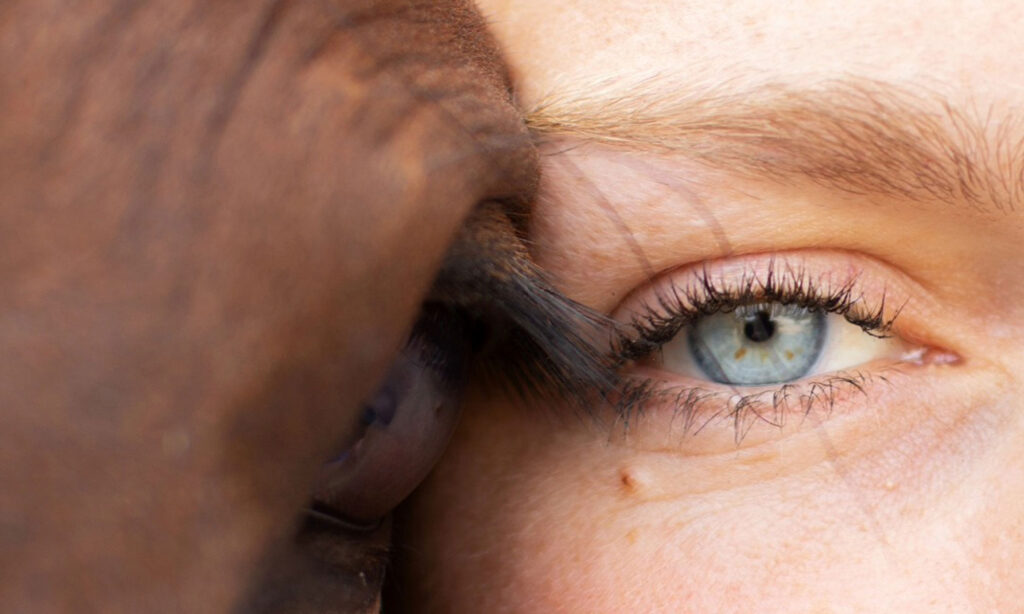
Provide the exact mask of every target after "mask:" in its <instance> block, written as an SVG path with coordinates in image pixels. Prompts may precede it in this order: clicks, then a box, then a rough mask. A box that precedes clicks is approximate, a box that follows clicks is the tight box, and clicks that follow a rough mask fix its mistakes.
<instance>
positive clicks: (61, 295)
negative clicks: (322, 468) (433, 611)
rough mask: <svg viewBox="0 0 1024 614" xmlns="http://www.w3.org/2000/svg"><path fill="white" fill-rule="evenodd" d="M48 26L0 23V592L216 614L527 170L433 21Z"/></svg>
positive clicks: (262, 8) (500, 87)
mask: <svg viewBox="0 0 1024 614" xmlns="http://www.w3.org/2000/svg"><path fill="white" fill-rule="evenodd" d="M98 4H103V5H106V7H105V10H100V7H98V6H97V5H98ZM420 5H423V6H420ZM49 6H50V3H46V2H37V1H36V0H10V2H9V3H8V4H7V5H5V7H4V12H5V15H7V16H8V17H10V18H8V19H5V20H0V41H3V46H4V48H6V49H9V50H10V51H11V54H12V57H18V58H19V61H18V62H6V63H2V64H0V142H2V143H3V146H2V147H0V168H2V169H3V171H2V173H3V180H2V181H0V202H2V203H3V207H2V208H0V261H2V262H3V263H4V264H3V266H2V268H0V276H2V281H3V288H4V292H3V297H2V299H0V321H3V322H7V323H12V324H11V325H10V326H3V327H0V348H2V349H3V352H4V355H5V356H7V357H17V358H16V359H15V358H10V359H9V360H6V361H5V367H4V369H3V371H2V372H0V412H2V418H3V424H4V428H3V433H2V435H0V437H2V438H3V441H2V443H0V450H2V451H3V452H2V456H3V462H2V463H0V483H2V484H4V485H5V486H4V488H3V489H0V509H2V510H4V517H3V518H2V519H0V522H2V523H3V530H0V566H2V567H3V568H4V569H7V570H10V573H5V574H3V576H2V577H0V593H2V594H4V595H5V597H4V601H5V604H9V607H10V608H11V609H13V610H22V609H24V610H33V609H47V610H57V611H59V610H68V611H80V610H83V609H86V610H91V609H95V610H102V611H121V610H129V609H130V610H138V609H146V610H153V609H156V610H161V609H173V610H183V611H220V610H225V609H227V608H229V607H232V606H233V605H234V604H237V603H238V600H239V599H240V598H249V597H250V596H251V593H250V592H249V591H250V590H251V589H252V586H253V584H254V583H256V582H259V581H261V579H262V578H263V577H265V576H263V575H260V574H262V573H264V572H266V570H267V569H271V568H274V565H276V564H277V563H275V561H284V560H294V559H293V558H289V557H290V556H291V555H290V554H288V553H290V552H292V550H291V548H292V546H291V545H290V541H289V539H290V537H291V531H292V529H293V527H292V526H291V525H290V523H291V522H292V521H293V520H294V518H295V514H296V512H297V511H298V510H300V509H301V508H302V507H303V506H304V505H305V503H306V498H307V496H308V495H309V487H310V484H311V483H312V481H313V477H314V476H315V475H316V472H317V471H318V469H319V465H320V463H321V461H322V460H324V459H325V458H328V456H329V455H330V453H331V452H332V450H333V449H334V448H335V447H336V446H337V445H339V442H343V441H344V440H345V439H346V438H347V437H349V436H351V434H352V433H351V431H353V430H354V429H355V428H356V425H357V424H358V412H359V410H360V407H361V403H362V402H363V400H364V399H366V398H368V397H369V396H370V395H371V394H372V392H373V391H374V389H375V388H376V387H377V385H378V384H379V382H380V381H381V379H382V378H383V377H384V374H385V372H386V370H387V368H388V365H389V364H390V363H391V362H392V360H393V359H394V356H395V355H396V353H397V351H398V349H399V348H400V347H401V345H402V343H403V341H404V338H405V336H406V335H407V333H408V330H409V327H410V326H411V323H412V321H413V318H414V316H415V314H416V312H417V310H418V308H419V306H420V303H421V302H422V300H423V298H424V296H425V294H426V292H427V290H428V287H429V285H430V283H431V280H432V279H433V278H434V276H435V274H436V271H437V269H438V267H439V265H440V262H441V259H442V255H443V253H444V251H445V250H446V248H447V246H448V245H449V243H450V242H451V241H452V239H453V237H454V236H455V233H456V230H457V228H458V226H459V224H460V223H461V222H462V220H463V219H464V217H465V216H466V215H467V213H468V212H469V211H470V210H471V208H472V207H473V206H474V205H475V204H476V203H478V202H480V201H483V200H488V199H494V198H499V199H503V200H506V201H508V202H517V201H519V202H524V201H526V200H528V199H529V194H530V192H531V190H532V189H533V186H534V182H535V179H536V168H535V164H536V159H535V154H534V152H533V149H532V147H531V145H530V141H529V139H528V138H527V135H526V132H525V129H524V127H523V123H522V121H521V120H520V118H519V117H518V115H517V113H516V111H515V109H514V107H513V105H512V103H511V100H510V96H509V86H508V79H507V77H506V74H505V69H504V67H503V65H502V64H501V60H500V57H499V54H498V52H497V51H496V48H495V46H494V43H493V41H492V40H491V39H490V38H489V36H488V35H487V32H486V30H485V27H484V23H483V21H482V19H481V18H480V17H479V16H478V15H477V14H476V12H475V11H474V9H473V8H472V6H471V5H470V4H469V3H468V2H465V1H462V0H436V1H434V2H428V3H411V2H406V1H402V0H394V1H384V0H376V1H374V0H363V1H359V0H355V1H349V2H343V1H340V0H328V1H326V2H280V1H278V0H261V1H257V0H252V1H246V2H238V3H230V6H229V5H228V4H216V3H215V4H214V5H211V4H210V3H208V2H203V1H200V0H195V1H191V0H185V1H181V2H175V3H155V2H153V3H144V2H137V3H123V2H113V1H110V2H100V3H95V2H94V3H86V4H83V5H80V6H79V5H76V6H74V7H64V8H62V10H60V11H56V12H54V11H52V10H50V8H49ZM38 33H48V34H49V35H45V36H43V35H38V36H37V35H36V34H38ZM14 323H16V324H14ZM281 553H284V554H281ZM279 555H280V556H279ZM260 561H263V563H265V565H263V564H262V563H260ZM332 573H333V571H332ZM352 573H353V575H352V578H355V579H356V580H358V574H357V573H356V572H352ZM329 575H330V574H329ZM334 577H336V575H335V576H334ZM39 586H46V587H48V594H47V595H45V596H41V595H40V594H38V593H37V592H34V591H35V590H36V589H35V588H33V587H39ZM330 586H341V587H342V589H340V590H341V593H340V594H332V595H330V597H331V598H338V599H339V600H338V601H335V602H334V603H336V604H337V605H336V607H338V608H341V609H342V611H344V607H345V606H344V605H342V604H345V603H351V604H358V603H362V602H361V601H360V600H365V598H366V595H367V594H370V595H371V598H372V599H371V600H375V599H376V594H375V592H376V591H375V587H374V586H372V583H371V584H369V585H366V584H359V585H357V584H356V583H354V582H353V584H351V586H349V585H347V584H345V583H344V582H342V583H340V584H331V585H330ZM357 586H358V588H352V587H357ZM346 587H348V588H346ZM331 590H336V589H333V588H332V589H331ZM345 591H350V593H345ZM299 592H301V591H299ZM319 595H320V596H323V594H322V593H320V594H319ZM240 596H242V597H240ZM299 596H301V595H299ZM279 597H281V601H279V603H286V602H287V595H279ZM349 597H351V599H350V600H349V601H345V599H348V598H349Z"/></svg>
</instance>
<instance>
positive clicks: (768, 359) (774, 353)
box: [687, 303, 827, 386]
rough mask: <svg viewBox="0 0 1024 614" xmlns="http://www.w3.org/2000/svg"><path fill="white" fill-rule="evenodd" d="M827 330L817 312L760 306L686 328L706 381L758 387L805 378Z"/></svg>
mask: <svg viewBox="0 0 1024 614" xmlns="http://www.w3.org/2000/svg"><path fill="white" fill-rule="evenodd" d="M826 332H827V329H826V318H825V314H824V313H823V312H821V311H812V310H809V309H805V308H803V307H798V306H795V305H782V304H779V303H760V304H754V305H745V306H742V307H738V308H737V309H735V310H734V311H729V312H725V313H716V314H713V315H709V316H704V317H702V318H700V319H699V320H698V321H697V322H695V323H694V324H693V325H692V326H690V329H689V331H688V332H687V341H688V344H689V349H690V353H691V355H692V357H693V360H694V362H695V363H696V364H697V366H698V367H700V369H701V370H702V371H703V372H704V374H705V375H707V376H708V378H710V379H712V380H714V381H716V382H720V383H723V384H733V385H737V386H757V385H768V384H782V383H786V382H792V381H795V380H798V379H800V378H802V377H804V376H806V375H807V374H808V373H809V372H810V370H811V369H812V368H813V367H814V365H815V364H816V363H817V362H818V358H819V357H820V356H821V351H822V348H823V346H824V343H825V336H826Z"/></svg>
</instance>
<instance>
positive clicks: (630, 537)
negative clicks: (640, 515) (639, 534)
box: [626, 529, 636, 546]
mask: <svg viewBox="0 0 1024 614" xmlns="http://www.w3.org/2000/svg"><path fill="white" fill-rule="evenodd" d="M626 541H627V542H629V545H630V546H632V545H633V544H635V543H636V529H630V530H629V532H628V533H626Z"/></svg>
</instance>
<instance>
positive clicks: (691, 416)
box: [613, 360, 919, 453]
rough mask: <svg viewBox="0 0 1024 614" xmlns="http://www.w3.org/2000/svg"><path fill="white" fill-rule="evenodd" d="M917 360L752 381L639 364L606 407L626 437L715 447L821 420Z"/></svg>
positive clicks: (874, 392) (870, 394) (868, 396)
mask: <svg viewBox="0 0 1024 614" xmlns="http://www.w3.org/2000/svg"><path fill="white" fill-rule="evenodd" d="M918 366H919V365H916V364H913V363H909V362H904V361H892V360H889V361H881V362H876V363H871V364H868V365H863V366H862V367H861V368H857V369H852V370H847V371H841V372H836V373H830V374H826V375H822V376H816V377H812V378H808V379H804V380H801V381H798V382H793V383H787V384H781V385H778V386H761V387H757V388H754V389H749V388H748V389H744V388H731V387H729V386H727V385H724V384H716V383H713V382H703V381H701V382H698V381H687V382H685V383H677V382H675V381H673V380H672V378H671V377H666V374H665V373H664V372H660V371H657V370H656V369H651V368H648V367H639V368H637V369H636V372H634V373H629V374H627V376H626V378H625V379H626V383H625V385H624V386H623V389H622V391H621V393H620V397H618V398H616V399H614V403H613V407H614V411H615V412H616V416H617V419H618V421H619V423H620V424H621V425H622V429H621V432H620V433H619V434H620V435H621V436H622V437H623V438H625V439H627V440H628V439H634V440H635V439H636V438H637V437H639V438H641V439H643V440H644V441H645V442H647V443H648V444H653V445H655V446H656V447H662V446H664V447H667V448H671V449H672V450H673V451H677V452H679V451H681V452H684V453H704V452H707V451H714V452H715V453H719V452H723V451H728V450H729V449H733V450H735V449H737V448H741V447H742V448H747V447H751V446H756V445H758V444H760V443H763V442H765V441H769V440H777V439H778V438H779V437H781V436H784V435H785V434H786V432H787V431H790V430H793V429H794V428H796V429H799V428H801V427H802V426H804V424H805V423H806V422H807V421H808V420H810V421H811V422H822V421H824V420H827V419H829V418H831V417H833V416H834V415H835V416H839V415H842V414H849V413H854V412H856V411H858V410H860V409H861V408H862V407H863V406H866V405H868V404H869V403H870V401H871V400H872V399H873V398H875V397H877V396H878V395H879V394H880V393H882V392H885V390H886V389H887V388H890V387H892V386H898V385H903V384H906V382H902V381H900V378H902V377H905V376H907V375H910V373H909V372H908V370H913V369H914V368H916V367H918ZM676 379H682V378H676ZM858 404H860V405H858ZM658 439H661V440H662V441H661V442H660V443H659V442H658V441H657V440H658Z"/></svg>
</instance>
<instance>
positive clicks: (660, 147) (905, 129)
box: [527, 78, 1024, 211]
mask: <svg viewBox="0 0 1024 614" xmlns="http://www.w3.org/2000/svg"><path fill="white" fill-rule="evenodd" d="M685 91H686V90H685V89H684V88H682V87H679V88H673V87H667V86H666V84H665V83H664V82H661V81H660V80H659V79H657V78H654V79H646V80H643V81H641V82H639V83H636V84H633V85H631V86H629V87H622V86H621V84H608V83H604V84H598V85H596V86H593V87H576V88H564V89H563V90H562V91H561V92H560V93H559V94H557V95H553V96H549V97H547V98H545V99H543V100H541V101H540V102H539V103H538V104H537V105H535V106H534V107H533V108H532V109H529V110H528V113H527V123H528V124H529V127H530V129H531V130H532V132H533V134H534V135H535V137H536V138H537V139H538V141H540V142H543V141H546V140H552V139H559V138H569V139H573V140H579V141H583V142H593V143H599V144H604V145H611V146H616V147H623V148H629V149H647V150H656V151H662V152H666V153H680V154H683V155H686V156H689V157H691V158H693V159H696V160H698V161H700V162H703V163H705V164H708V165H710V166H711V167H715V168H720V169H725V170H728V171H729V172H733V173H739V174H743V175H747V176H754V177H758V178H765V177H767V178H770V179H773V180H776V181H786V180H792V179H798V178H803V179H809V180H811V181H813V182H815V183H818V184H821V185H825V186H827V187H831V188H834V189H839V190H842V191H845V192H852V193H855V194H881V195H886V196H890V197H896V198H902V199H910V200H915V201H935V200H939V201H947V202H961V203H966V204H967V205H968V206H971V207H973V208H975V209H978V210H982V211H984V210H990V209H995V210H996V211H1013V210H1014V209H1016V207H1017V203H1018V202H1019V201H1020V199H1021V197H1022V196H1024V131H1022V130H1021V128H1022V125H1021V122H1020V121H1019V119H1018V118H1017V116H1015V115H1014V114H1013V113H1006V114H1003V115H1002V116H1000V118H999V119H998V120H996V119H994V116H995V112H994V110H993V109H992V108H990V109H988V110H987V111H986V112H985V113H979V112H977V111H976V110H973V109H969V108H958V107H956V106H954V105H953V104H951V103H950V102H949V101H948V100H947V99H945V98H943V97H942V96H940V95H938V94H935V93H932V92H924V93H921V94H917V93H913V92H911V91H910V90H908V89H906V88H904V87H901V86H896V85H893V84H890V83H884V82H878V81H868V80H853V79H850V80H837V81H829V82H825V83H822V84H819V85H818V86H815V87H812V88H807V89H799V88H795V87H792V86H783V85H776V84H765V85H756V86H748V87H745V88H742V89H740V88H736V87H732V88H725V87H723V88H719V89H718V91H713V92H711V93H702V94H680V93H679V92H685ZM690 91H693V88H690Z"/></svg>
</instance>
